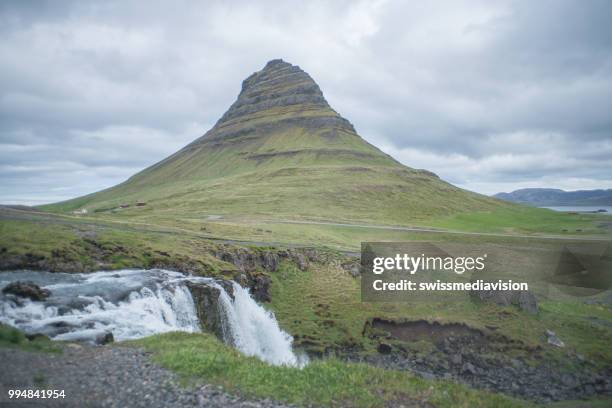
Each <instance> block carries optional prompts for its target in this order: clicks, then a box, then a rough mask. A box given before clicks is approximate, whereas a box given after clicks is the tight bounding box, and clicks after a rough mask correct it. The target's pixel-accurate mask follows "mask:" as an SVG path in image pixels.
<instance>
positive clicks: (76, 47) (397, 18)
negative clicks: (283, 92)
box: [0, 0, 612, 204]
mask: <svg viewBox="0 0 612 408" xmlns="http://www.w3.org/2000/svg"><path fill="white" fill-rule="evenodd" d="M204 3H205V4H204ZM610 16H612V2H610V1H606V0H602V1H596V0H589V1H582V0H578V1H563V0H560V1H557V0H555V1H545V0H543V1H531V0H525V1H497V2H491V1H465V2H463V1H447V2H435V1H432V2H422V1H414V2H408V1H361V2H360V1H335V2H331V1H312V2H291V1H286V2H279V1H270V2H265V1H262V2H254V1H244V2H238V1H232V2H226V1H219V2H215V1H208V2H195V1H194V2H180V1H172V2H159V3H156V2H154V1H146V2H144V1H140V2H130V1H116V2H115V1H100V2H91V3H90V2H87V1H75V2H70V1H53V2H51V1H49V2H37V1H28V2H21V1H16V2H15V3H12V2H10V1H3V2H1V3H0V36H1V37H0V38H1V41H0V187H1V188H0V202H2V203H25V204H39V203H45V202H52V201H57V200H61V199H67V198H72V197H75V196H78V195H81V194H85V193H89V192H93V191H96V190H99V189H101V188H105V187H109V186H112V185H114V184H116V183H118V182H120V181H123V180H125V179H126V178H127V177H129V176H130V175H132V174H133V173H135V172H137V171H139V170H141V169H143V168H145V167H146V166H148V165H150V164H152V163H155V162H157V161H159V160H160V159H162V158H164V157H165V156H167V155H169V154H170V153H173V152H174V151H176V150H178V149H179V148H180V147H182V146H184V145H185V144H187V143H188V142H190V141H191V140H193V139H195V138H196V137H198V136H200V135H202V134H203V133H204V132H205V131H206V130H208V129H209V128H210V127H211V126H212V125H213V124H214V122H215V121H216V120H217V119H218V118H219V117H220V116H221V115H222V114H223V112H224V111H225V110H226V109H227V108H228V107H229V105H230V104H231V103H232V102H233V100H234V99H235V98H236V96H237V94H238V92H239V90H240V85H241V82H242V80H243V79H244V78H246V77H247V76H248V75H249V74H251V73H252V72H254V71H257V70H259V69H261V68H262V67H263V66H264V65H265V63H266V61H268V60H270V59H273V58H283V59H285V60H286V61H289V62H291V63H293V64H297V65H300V66H301V67H302V68H303V69H304V70H306V71H307V72H308V73H310V74H311V75H312V76H313V78H314V79H315V80H316V81H317V82H318V83H319V85H320V86H321V88H322V90H323V92H324V94H325V95H326V97H327V99H328V101H329V102H330V104H331V105H332V106H333V107H334V108H335V109H336V110H337V111H338V112H339V113H341V114H342V115H343V116H344V117H346V118H347V119H349V120H350V121H351V122H353V124H354V125H355V127H356V129H357V131H358V132H359V134H360V135H362V136H363V137H364V138H365V139H367V140H368V141H369V142H371V143H373V144H375V145H376V146H378V147H380V148H381V149H383V150H384V151H385V152H387V153H389V154H391V155H393V156H394V157H396V158H397V159H398V160H400V161H401V162H403V163H404V164H406V165H408V166H411V167H417V168H426V169H429V170H432V171H434V172H436V173H438V174H439V175H440V176H441V177H443V178H445V179H446V180H448V181H450V182H452V183H454V184H456V185H459V186H461V187H464V188H468V189H471V190H475V191H478V192H481V193H486V194H492V193H495V192H499V191H510V190H514V189H517V188H522V187H557V188H564V189H570V190H572V189H591V188H612V159H611V158H612V114H611V112H612V109H611V108H610V107H611V106H612V25H611V24H610V21H609V18H610Z"/></svg>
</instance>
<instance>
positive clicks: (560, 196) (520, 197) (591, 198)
mask: <svg viewBox="0 0 612 408" xmlns="http://www.w3.org/2000/svg"><path fill="white" fill-rule="evenodd" d="M494 197H496V198H499V199H502V200H506V201H512V202H514V203H522V204H530V205H535V206H564V205H568V206H598V205H601V206H610V205H612V189H608V190H578V191H564V190H559V189H556V188H523V189H520V190H516V191H513V192H511V193H497V194H495V195H494Z"/></svg>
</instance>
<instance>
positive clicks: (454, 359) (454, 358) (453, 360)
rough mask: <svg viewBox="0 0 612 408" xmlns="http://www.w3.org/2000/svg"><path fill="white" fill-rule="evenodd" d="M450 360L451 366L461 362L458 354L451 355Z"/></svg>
mask: <svg viewBox="0 0 612 408" xmlns="http://www.w3.org/2000/svg"><path fill="white" fill-rule="evenodd" d="M450 360H451V363H453V364H457V365H459V364H461V361H462V358H461V354H459V353H457V354H453V355H452V356H451V359H450Z"/></svg>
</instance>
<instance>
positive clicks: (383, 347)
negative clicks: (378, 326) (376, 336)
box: [378, 343, 393, 354]
mask: <svg viewBox="0 0 612 408" xmlns="http://www.w3.org/2000/svg"><path fill="white" fill-rule="evenodd" d="M392 350H393V348H392V347H391V345H389V344H387V343H380V344H378V352H379V353H380V354H390V353H391V351H392Z"/></svg>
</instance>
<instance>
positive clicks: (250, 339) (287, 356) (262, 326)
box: [219, 282, 307, 367]
mask: <svg viewBox="0 0 612 408" xmlns="http://www.w3.org/2000/svg"><path fill="white" fill-rule="evenodd" d="M233 289H234V290H233V292H234V299H233V300H232V299H231V297H230V296H229V295H228V294H227V292H226V291H225V290H224V289H223V288H221V296H220V297H219V300H220V301H221V306H222V309H223V311H224V313H225V316H223V320H224V322H225V323H226V325H227V330H226V336H227V337H228V338H227V339H225V341H226V342H228V343H231V344H233V345H234V347H236V348H237V349H238V350H240V351H241V352H242V353H244V354H246V355H248V356H256V357H259V358H260V359H262V360H264V361H267V362H269V363H271V364H275V365H289V366H300V367H302V366H304V365H305V364H306V363H307V358H306V356H297V355H296V354H295V353H294V352H293V349H292V342H293V338H292V337H291V336H290V335H289V334H288V333H286V332H285V331H283V330H281V328H280V327H279V326H278V322H277V320H276V317H274V314H273V313H272V312H270V311H268V310H266V309H264V308H263V307H262V306H261V305H259V304H257V302H255V300H254V299H253V298H252V297H251V295H250V294H249V291H248V290H247V289H245V288H243V287H242V286H240V285H238V284H237V283H236V282H233Z"/></svg>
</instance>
